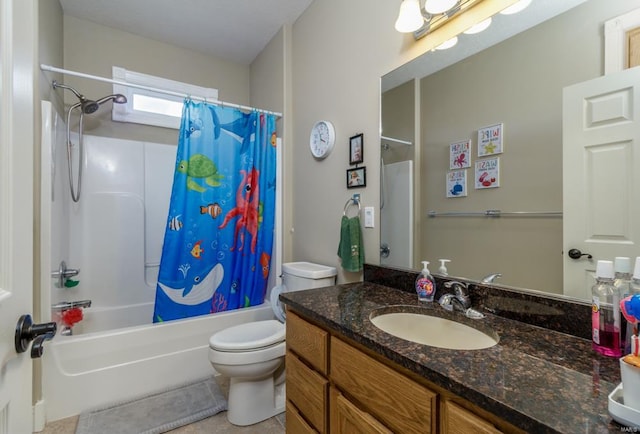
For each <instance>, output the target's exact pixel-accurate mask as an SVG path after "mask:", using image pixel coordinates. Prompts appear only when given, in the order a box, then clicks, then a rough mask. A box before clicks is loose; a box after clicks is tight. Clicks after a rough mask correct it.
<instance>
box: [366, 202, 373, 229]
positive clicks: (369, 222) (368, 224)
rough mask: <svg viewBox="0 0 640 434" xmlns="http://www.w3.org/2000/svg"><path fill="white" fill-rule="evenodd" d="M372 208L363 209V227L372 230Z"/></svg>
mask: <svg viewBox="0 0 640 434" xmlns="http://www.w3.org/2000/svg"><path fill="white" fill-rule="evenodd" d="M374 222H375V219H374V208H373V207H372V206H365V207H364V227H365V228H372V227H374Z"/></svg>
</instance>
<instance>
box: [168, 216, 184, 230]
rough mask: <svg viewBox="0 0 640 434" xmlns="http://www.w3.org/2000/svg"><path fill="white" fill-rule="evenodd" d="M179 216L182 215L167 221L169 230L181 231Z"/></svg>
mask: <svg viewBox="0 0 640 434" xmlns="http://www.w3.org/2000/svg"><path fill="white" fill-rule="evenodd" d="M181 216H182V214H178V215H177V216H175V217H174V218H172V219H171V220H169V230H172V231H179V230H180V229H182V222H181V221H180V217H181Z"/></svg>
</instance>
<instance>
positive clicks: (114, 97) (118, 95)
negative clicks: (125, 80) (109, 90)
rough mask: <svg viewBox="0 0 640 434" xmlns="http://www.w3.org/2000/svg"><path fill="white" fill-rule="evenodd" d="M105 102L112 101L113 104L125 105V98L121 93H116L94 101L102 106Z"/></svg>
mask: <svg viewBox="0 0 640 434" xmlns="http://www.w3.org/2000/svg"><path fill="white" fill-rule="evenodd" d="M107 101H113V102H114V103H115V104H126V103H127V97H126V96H124V95H122V94H121V93H116V94H113V95H107V96H105V97H103V98H100V99H99V100H98V101H96V102H97V103H98V105H102V104H104V103H105V102H107Z"/></svg>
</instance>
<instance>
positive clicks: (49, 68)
mask: <svg viewBox="0 0 640 434" xmlns="http://www.w3.org/2000/svg"><path fill="white" fill-rule="evenodd" d="M40 69H41V70H43V71H51V72H59V73H61V74H66V75H73V76H75V77H81V78H88V79H91V80H96V81H103V82H105V83H111V84H119V85H121V86H127V87H133V88H136V89H143V90H148V91H151V92H157V93H163V94H165V95H171V96H178V97H181V98H191V99H194V100H198V101H204V102H207V103H210V104H215V105H220V106H222V107H233V108H237V109H240V110H248V111H253V110H255V111H257V112H260V113H266V114H269V115H274V116H277V117H279V118H281V117H282V113H279V112H274V111H270V110H264V109H259V108H255V107H249V106H246V105H240V104H234V103H231V102H224V101H218V100H211V99H207V98H204V97H201V96H193V95H188V94H186V93H182V92H173V91H171V90H167V89H160V88H157V87H150V86H144V85H141V84H133V83H127V82H124V81H119V80H113V79H111V78H106V77H100V76H99V75H90V74H85V73H83V72H76V71H71V70H68V69H62V68H57V67H55V66H50V65H45V64H41V65H40Z"/></svg>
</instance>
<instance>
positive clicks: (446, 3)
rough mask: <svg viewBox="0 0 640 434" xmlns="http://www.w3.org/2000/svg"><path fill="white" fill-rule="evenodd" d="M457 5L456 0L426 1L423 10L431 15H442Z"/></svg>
mask: <svg viewBox="0 0 640 434" xmlns="http://www.w3.org/2000/svg"><path fill="white" fill-rule="evenodd" d="M457 4H458V0H426V1H425V3H424V10H425V11H427V13H429V14H432V15H437V14H443V13H445V12H447V11H448V10H450V9H452V8H453V7H454V6H456V5H457Z"/></svg>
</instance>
